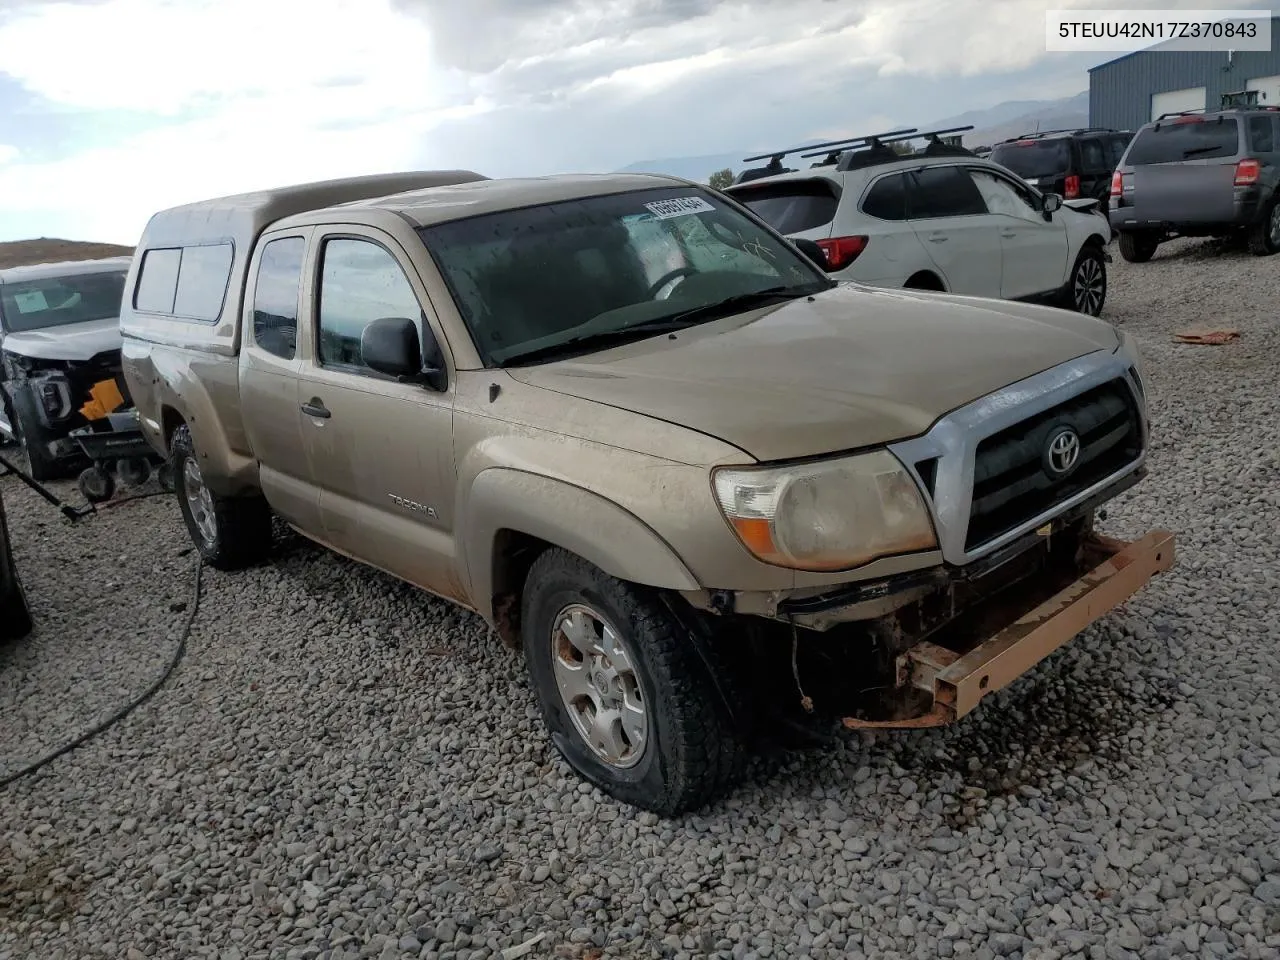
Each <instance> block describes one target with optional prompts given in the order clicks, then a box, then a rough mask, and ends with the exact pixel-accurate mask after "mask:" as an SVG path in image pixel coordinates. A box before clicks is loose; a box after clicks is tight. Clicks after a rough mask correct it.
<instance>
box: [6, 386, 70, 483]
mask: <svg viewBox="0 0 1280 960" xmlns="http://www.w3.org/2000/svg"><path fill="white" fill-rule="evenodd" d="M13 426H14V428H15V430H16V432H17V434H18V442H19V443H20V444H21V445H22V452H23V453H24V454H26V457H27V469H28V472H29V473H30V474H31V479H33V480H39V481H40V482H41V483H44V482H45V481H47V480H58V479H61V477H62V476H63V473H64V470H63V465H62V464H61V463H60V462H59V461H58V460H57V458H55V457H51V456H50V455H49V451H48V449H47V447H46V446H45V444H46V443H47V442H48V441H49V440H51V439H53V438H52V435H51V434H50V433H49V432H48V431H47V430H46V429H45V428H44V426H43V425H42V424H41V423H40V418H39V416H38V415H37V414H36V409H35V401H34V399H33V398H32V397H31V392H30V391H29V390H20V391H18V394H17V396H15V397H14V398H13Z"/></svg>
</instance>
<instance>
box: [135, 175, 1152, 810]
mask: <svg viewBox="0 0 1280 960" xmlns="http://www.w3.org/2000/svg"><path fill="white" fill-rule="evenodd" d="M823 264H824V259H823V254H822V251H821V250H819V249H818V248H817V246H816V245H815V244H812V243H807V242H806V241H797V242H795V243H793V242H791V241H788V240H786V239H785V238H783V237H782V236H781V235H779V234H778V233H777V232H775V231H774V230H772V229H771V228H770V227H768V226H767V225H766V224H765V223H764V222H763V221H762V220H760V219H759V218H757V217H756V216H754V215H753V214H752V213H750V212H749V211H747V210H746V209H745V208H744V207H742V206H740V205H739V204H737V203H736V202H735V201H733V200H731V199H729V198H727V197H725V196H723V195H721V194H719V193H717V192H715V191H712V190H710V189H707V188H705V187H703V186H700V185H698V184H694V183H691V182H689V181H685V180H681V179H677V178H673V177H662V176H644V175H604V176H563V177H549V178H541V179H511V180H491V179H488V178H485V177H483V176H480V175H478V174H475V173H471V172H468V171H435V172H425V173H404V174H388V175H383V176H373V177H363V178H356V179H347V180H336V181H327V182H322V183H312V184H303V185H298V186H291V187H284V188H281V189H277V190H270V191H265V192H262V193H257V194H250V195H243V196H236V197H228V198H223V199H218V200H211V201H207V202H202V203H196V204H192V205H188V206H184V207H178V208H174V209H170V210H166V211H162V212H160V213H157V214H156V215H155V216H154V217H153V218H152V219H151V220H150V222H149V223H148V225H147V227H146V230H145V232H144V234H143V236H142V239H141V242H140V243H139V245H138V248H137V254H136V255H135V258H134V261H133V264H132V267H131V270H130V273H129V277H128V280H127V284H126V290H125V302H124V304H123V307H122V315H121V329H122V333H123V338H124V351H123V352H124V364H125V377H126V380H127V383H128V387H129V390H130V391H131V394H132V396H133V398H134V400H135V402H136V403H137V406H138V408H139V412H140V415H141V418H142V423H143V425H144V429H145V431H146V432H147V435H148V437H149V438H150V441H151V442H152V443H153V444H154V446H155V448H156V449H157V451H159V452H160V453H162V454H165V455H169V456H170V457H171V458H172V463H173V466H174V468H175V478H176V484H177V495H178V503H179V506H180V508H181V511H182V514H183V516H184V518H185V519H186V523H187V526H188V528H189V529H190V532H191V536H192V538H193V540H194V542H195V544H196V545H197V547H198V548H199V550H200V552H201V554H202V555H203V557H204V558H205V560H206V561H207V562H208V563H210V564H212V565H214V566H216V567H219V568H222V569H231V568H237V567H243V566H246V565H249V564H252V563H255V562H258V561H260V560H262V559H263V558H264V557H265V556H266V554H267V551H268V549H269V546H270V538H271V523H270V521H271V516H272V515H273V514H274V515H277V516H279V517H282V518H283V519H284V520H285V521H287V522H288V523H289V524H290V525H292V526H293V527H294V528H296V529H297V530H298V531H299V532H301V533H302V534H304V535H305V536H307V537H310V538H311V539H313V540H315V541H318V542H319V543H321V544H324V545H325V546H327V547H329V548H332V549H333V550H335V551H337V552H339V553H342V554H345V555H347V556H349V557H352V558H355V559H356V560H359V561H361V562H363V563H366V564H369V565H370V566H372V567H376V568H378V569H381V570H383V571H386V572H388V573H391V574H393V575H395V576H397V577H400V578H403V579H404V580H407V581H409V582H411V583H414V584H417V585H418V586H420V587H422V588H424V589H426V590H428V591H430V592H432V593H434V594H437V595H438V596H440V597H444V598H447V599H448V600H451V601H453V602H455V603H458V604H461V605H463V606H465V607H467V608H469V609H471V610H474V611H475V612H476V613H478V614H479V615H480V616H481V617H482V618H484V620H485V621H487V622H488V624H489V625H490V626H491V627H492V628H494V630H495V631H496V633H497V635H498V636H500V637H501V638H502V639H503V640H504V641H506V642H508V643H510V644H512V645H519V646H521V647H522V648H523V651H524V654H525V658H526V661H527V665H528V670H529V673H530V677H531V685H532V687H533V691H534V693H535V695H536V697H537V699H538V702H539V704H540V707H541V710H542V715H543V717H544V719H545V722H546V725H547V728H548V730H549V732H550V736H551V740H552V741H553V743H554V744H555V746H556V748H557V749H558V750H559V751H560V753H561V754H562V755H563V756H564V757H565V759H566V760H567V761H568V762H569V763H570V764H571V765H572V766H573V767H574V769H575V770H577V771H578V773H579V774H581V775H582V776H583V777H585V778H586V779H587V780H589V781H591V782H592V783H595V784H596V785H598V786H599V787H600V788H601V789H603V790H605V791H606V792H608V793H610V794H612V795H613V796H615V797H617V798H619V799H621V800H622V801H625V802H627V803H630V804H634V805H637V806H640V807H643V808H646V809H649V810H653V811H657V812H660V813H663V814H668V815H670V814H676V813H678V812H681V811H685V810H689V809H693V808H697V807H699V806H701V805H703V804H705V803H707V802H709V801H711V800H712V799H714V798H715V797H716V796H717V795H718V794H720V793H721V792H722V791H723V790H724V789H725V788H726V787H727V785H728V784H729V783H730V782H731V780H732V778H733V777H734V776H735V773H736V771H737V770H738V769H739V761H740V759H741V758H742V757H743V756H744V755H745V754H746V752H747V751H748V750H749V748H750V747H751V746H752V745H753V744H757V743H758V742H759V738H760V737H762V736H766V735H768V734H769V733H770V732H771V731H774V730H776V729H790V728H793V727H795V726H797V725H798V726H800V727H804V728H807V729H812V727H813V725H815V724H821V725H824V726H825V728H826V729H827V730H838V729H840V728H841V726H842V725H843V726H844V727H849V728H857V727H866V726H890V727H895V726H896V727H919V726H928V725H933V724H942V723H947V722H951V721H955V720H957V719H958V718H961V717H963V716H964V715H965V714H966V713H968V712H969V711H971V710H972V709H974V707H976V706H977V705H978V703H979V701H980V700H981V699H982V698H983V697H985V696H986V695H987V694H990V693H992V692H994V691H996V690H999V689H1001V688H1002V687H1004V686H1006V685H1007V684H1009V683H1011V682H1012V681H1014V680H1016V679H1017V678H1018V677H1019V676H1020V675H1021V674H1023V673H1025V672H1026V671H1027V670H1029V669H1030V668H1031V667H1032V666H1034V665H1035V664H1036V663H1038V662H1039V661H1040V660H1042V659H1043V658H1044V657H1046V656H1047V655H1048V654H1049V653H1051V652H1052V651H1053V650H1055V649H1056V648H1058V647H1060V646H1061V645H1062V644H1064V643H1066V642H1067V641H1069V640H1070V639H1071V638H1072V637H1073V636H1075V635H1076V634H1077V633H1078V632H1079V631H1081V630H1082V629H1084V628H1085V627H1086V626H1087V625H1088V624H1090V623H1091V622H1093V621H1094V620H1096V619H1097V618H1099V617H1101V616H1103V615H1104V614H1106V613H1107V611H1109V610H1110V609H1112V608H1113V607H1115V606H1116V605H1117V604H1119V603H1121V602H1122V601H1124V600H1125V599H1126V598H1127V597H1129V596H1130V595H1132V594H1133V593H1135V592H1136V591H1137V590H1139V589H1140V588H1141V587H1142V586H1143V585H1144V584H1145V583H1146V582H1147V581H1148V580H1149V579H1150V578H1151V577H1152V576H1153V575H1155V574H1156V573H1157V572H1158V571H1160V570H1162V569H1166V568H1168V567H1169V566H1170V564H1171V563H1172V562H1173V542H1172V537H1171V536H1170V535H1169V534H1168V533H1165V532H1163V531H1153V532H1152V533H1150V534H1149V535H1147V536H1145V537H1143V538H1142V539H1139V540H1137V541H1135V542H1132V543H1126V542H1119V541H1115V540H1112V539H1108V538H1106V537H1103V536H1100V535H1098V534H1096V533H1095V532H1094V529H1093V521H1094V516H1095V513H1096V510H1097V508H1098V507H1099V505H1101V504H1103V503H1105V502H1106V501H1107V500H1109V499H1111V498H1113V497H1115V496H1116V495H1117V494H1118V493H1120V492H1121V491H1123V490H1125V489H1127V488H1129V487H1130V486H1132V485H1133V484H1134V483H1136V482H1137V481H1138V480H1139V479H1140V477H1141V476H1142V475H1143V473H1144V470H1145V461H1146V452H1147V443H1148V425H1147V416H1146V410H1145V403H1144V397H1143V390H1144V387H1143V379H1142V367H1141V361H1140V359H1139V356H1138V353H1137V351H1136V350H1135V348H1134V344H1133V342H1132V341H1131V340H1130V339H1128V338H1127V337H1125V336H1124V335H1123V334H1120V333H1118V332H1117V331H1116V329H1115V328H1114V327H1112V326H1111V325H1110V324H1108V323H1105V322H1102V321H1099V320H1097V319H1094V318H1091V317H1088V316H1084V315H1081V314H1076V313H1069V312H1067V311H1065V310H1058V309H1055V308H1050V307H1034V306H1028V305H1019V304H1014V303H1008V302H1001V301H995V300H983V299H976V298H969V297H960V296H952V295H947V294H940V293H924V292H902V291H887V290H877V289H871V288H868V287H864V286H860V285H858V284H856V283H851V282H844V283H836V282H835V281H833V280H831V279H830V278H829V277H828V276H827V274H826V273H825V271H824V270H823ZM475 642H476V643H483V642H485V634H484V633H482V632H477V633H476V636H475ZM869 691H873V692H869Z"/></svg>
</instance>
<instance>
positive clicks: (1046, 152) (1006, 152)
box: [988, 140, 1071, 180]
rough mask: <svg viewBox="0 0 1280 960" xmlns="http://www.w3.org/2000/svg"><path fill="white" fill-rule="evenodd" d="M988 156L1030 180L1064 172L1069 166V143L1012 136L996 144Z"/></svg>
mask: <svg viewBox="0 0 1280 960" xmlns="http://www.w3.org/2000/svg"><path fill="white" fill-rule="evenodd" d="M988 159H990V160H992V161H994V162H995V163H998V164H1000V166H1002V167H1004V168H1005V169H1007V170H1012V171H1013V172H1014V173H1016V174H1017V175H1018V176H1020V177H1023V178H1024V179H1027V178H1029V179H1033V180H1034V179H1038V178H1040V177H1052V176H1057V175H1058V174H1063V173H1066V172H1067V169H1068V168H1069V167H1070V166H1071V147H1070V144H1068V143H1067V141H1066V140H1014V141H1013V142H1012V143H1001V144H998V145H997V146H996V148H995V149H994V150H992V151H991V156H990V157H989V158H988Z"/></svg>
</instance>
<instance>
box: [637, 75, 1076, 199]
mask: <svg viewBox="0 0 1280 960" xmlns="http://www.w3.org/2000/svg"><path fill="white" fill-rule="evenodd" d="M1088 122H1089V94H1088V92H1087V91H1086V92H1084V93H1078V94H1076V95H1075V96H1073V97H1063V98H1061V99H1058V100H1006V101H1005V102H1003V103H998V104H996V105H995V106H994V107H988V108H987V109H985V110H969V111H967V112H965V113H961V114H957V115H956V116H954V117H946V118H945V119H942V120H934V121H931V122H929V123H927V124H916V126H917V127H918V128H919V129H921V130H938V129H942V128H945V127H965V126H968V125H969V124H972V125H973V127H974V129H973V130H971V131H970V132H969V133H966V134H965V135H964V143H965V145H966V146H982V145H985V144H991V143H994V142H996V141H998V140H1007V139H1008V138H1010V137H1016V136H1017V135H1018V134H1020V133H1025V132H1027V131H1029V130H1052V129H1055V128H1061V127H1083V126H1086V125H1087V124H1088ZM910 125H911V124H910V123H903V124H899V125H898V126H910ZM808 142H810V143H817V142H818V141H817V140H816V139H811V140H809V141H808ZM800 143H801V144H803V143H804V141H801V142H800ZM799 145H800V144H797V146H799ZM759 152H760V151H759V150H756V149H743V150H734V151H732V152H730V153H711V154H703V155H702V156H697V157H664V158H661V159H657V160H641V161H638V162H636V163H632V164H628V165H627V166H625V167H623V168H622V169H621V170H618V171H616V172H618V173H666V174H670V175H671V176H676V177H685V178H687V179H689V180H698V181H701V182H704V183H705V182H706V180H707V178H708V177H710V176H711V174H713V173H714V172H715V171H717V170H723V169H725V168H726V167H728V168H729V169H730V170H732V171H733V172H734V173H737V172H739V171H740V170H742V168H743V167H744V166H746V164H744V163H743V162H742V158H743V157H749V156H751V155H753V154H757V153H759ZM805 162H807V161H805Z"/></svg>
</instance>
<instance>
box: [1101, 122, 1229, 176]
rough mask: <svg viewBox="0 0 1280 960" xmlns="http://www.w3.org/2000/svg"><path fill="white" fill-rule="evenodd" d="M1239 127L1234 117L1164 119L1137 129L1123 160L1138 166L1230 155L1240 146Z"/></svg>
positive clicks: (1130, 164)
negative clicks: (1142, 128) (1153, 125)
mask: <svg viewBox="0 0 1280 960" xmlns="http://www.w3.org/2000/svg"><path fill="white" fill-rule="evenodd" d="M1239 140H1240V129H1239V126H1238V125H1237V123H1236V120H1235V118H1234V117H1218V118H1216V119H1212V120H1205V119H1204V118H1203V117H1194V116H1193V117H1188V118H1185V119H1179V120H1174V121H1172V122H1170V121H1167V120H1166V121H1165V122H1164V123H1162V124H1160V125H1159V126H1156V127H1147V128H1146V129H1145V130H1140V131H1139V132H1138V135H1137V137H1135V138H1134V141H1133V146H1132V147H1130V148H1129V155H1128V156H1127V157H1126V158H1125V163H1126V164H1128V165H1129V166H1133V167H1137V166H1143V165H1145V164H1149V163H1180V162H1181V161H1183V160H1212V159H1213V158H1214V157H1233V156H1235V154H1236V151H1237V150H1239V149H1240V145H1239Z"/></svg>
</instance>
